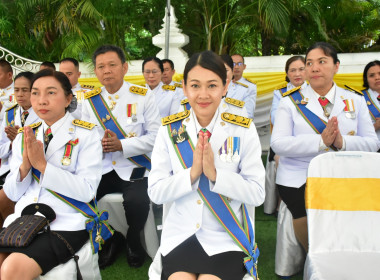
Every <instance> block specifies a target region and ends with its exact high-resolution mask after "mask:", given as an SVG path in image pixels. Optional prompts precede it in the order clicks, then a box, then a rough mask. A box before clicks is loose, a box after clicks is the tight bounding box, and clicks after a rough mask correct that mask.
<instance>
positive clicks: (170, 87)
mask: <svg viewBox="0 0 380 280" xmlns="http://www.w3.org/2000/svg"><path fill="white" fill-rule="evenodd" d="M162 89H163V90H171V91H175V86H171V85H163V86H162Z"/></svg>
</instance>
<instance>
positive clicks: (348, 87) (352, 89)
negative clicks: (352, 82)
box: [344, 85, 364, 95]
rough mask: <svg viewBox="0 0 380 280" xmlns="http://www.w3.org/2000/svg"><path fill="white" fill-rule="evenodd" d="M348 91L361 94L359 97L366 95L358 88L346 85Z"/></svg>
mask: <svg viewBox="0 0 380 280" xmlns="http://www.w3.org/2000/svg"><path fill="white" fill-rule="evenodd" d="M344 86H345V87H346V88H347V89H349V90H350V91H352V92H355V93H356V94H359V95H364V93H362V92H361V91H360V90H358V89H356V88H353V87H350V86H348V85H344Z"/></svg>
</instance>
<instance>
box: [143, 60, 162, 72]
mask: <svg viewBox="0 0 380 280" xmlns="http://www.w3.org/2000/svg"><path fill="white" fill-rule="evenodd" d="M149 61H154V62H156V63H157V65H158V67H159V68H160V70H161V72H162V73H163V72H164V64H163V63H162V61H161V59H159V58H158V57H155V56H150V57H147V58H145V59H144V61H143V64H142V71H143V72H144V66H145V64H146V63H147V62H149Z"/></svg>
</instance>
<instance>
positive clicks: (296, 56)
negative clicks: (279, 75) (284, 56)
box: [285, 55, 305, 83]
mask: <svg viewBox="0 0 380 280" xmlns="http://www.w3.org/2000/svg"><path fill="white" fill-rule="evenodd" d="M297 60H301V61H302V62H303V64H305V58H304V57H303V56H302V55H295V56H292V57H291V58H289V59H288V60H287V61H286V63H285V73H286V77H285V81H287V82H288V83H289V82H290V80H289V78H288V75H287V74H288V71H289V67H290V64H292V63H293V62H294V61H297Z"/></svg>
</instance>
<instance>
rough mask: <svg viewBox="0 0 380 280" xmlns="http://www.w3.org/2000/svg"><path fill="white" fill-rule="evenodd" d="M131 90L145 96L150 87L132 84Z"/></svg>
mask: <svg viewBox="0 0 380 280" xmlns="http://www.w3.org/2000/svg"><path fill="white" fill-rule="evenodd" d="M129 91H130V92H132V93H135V94H139V95H142V96H145V95H146V93H147V92H148V89H147V88H143V87H138V86H131V87H130V88H129Z"/></svg>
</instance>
